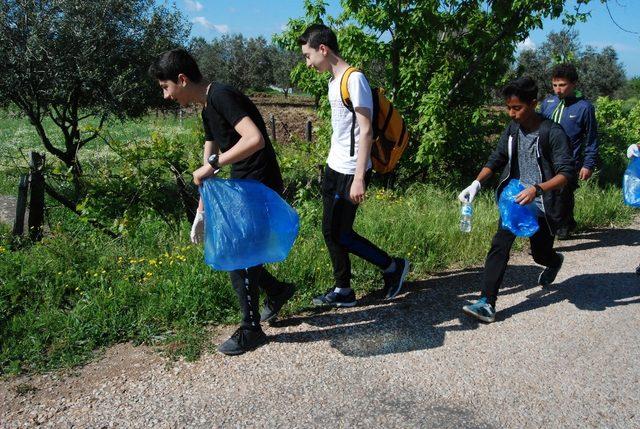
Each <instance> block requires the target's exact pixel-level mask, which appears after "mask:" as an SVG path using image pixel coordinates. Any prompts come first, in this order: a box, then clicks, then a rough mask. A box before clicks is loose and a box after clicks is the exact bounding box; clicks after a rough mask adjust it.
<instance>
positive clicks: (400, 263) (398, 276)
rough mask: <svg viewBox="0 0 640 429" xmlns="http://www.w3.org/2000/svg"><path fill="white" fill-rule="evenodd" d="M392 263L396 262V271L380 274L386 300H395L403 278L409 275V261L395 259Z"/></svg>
mask: <svg viewBox="0 0 640 429" xmlns="http://www.w3.org/2000/svg"><path fill="white" fill-rule="evenodd" d="M394 261H395V262H396V270H395V271H394V272H392V273H389V274H384V273H383V274H382V278H383V279H384V292H385V294H386V299H391V298H395V296H396V295H398V294H399V293H400V289H402V283H404V278H405V277H407V274H408V273H409V261H407V260H406V259H401V258H395V259H394Z"/></svg>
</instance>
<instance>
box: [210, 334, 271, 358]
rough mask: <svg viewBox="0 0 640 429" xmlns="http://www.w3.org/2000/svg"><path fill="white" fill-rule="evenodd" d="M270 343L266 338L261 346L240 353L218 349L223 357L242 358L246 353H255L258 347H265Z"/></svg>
mask: <svg viewBox="0 0 640 429" xmlns="http://www.w3.org/2000/svg"><path fill="white" fill-rule="evenodd" d="M268 342H269V339H268V338H265V340H264V342H263V343H260V344H258V345H256V346H255V347H253V348H251V349H246V350H239V351H237V352H223V351H221V350H220V349H218V353H220V354H223V355H225V356H240V355H243V354H245V353H247V352H252V351H254V350H255V349H257V348H258V347H262V346H264V345H265V344H267V343H268Z"/></svg>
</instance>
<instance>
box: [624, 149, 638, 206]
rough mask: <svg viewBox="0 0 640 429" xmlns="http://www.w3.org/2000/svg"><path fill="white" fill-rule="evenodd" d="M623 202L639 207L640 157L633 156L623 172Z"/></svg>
mask: <svg viewBox="0 0 640 429" xmlns="http://www.w3.org/2000/svg"><path fill="white" fill-rule="evenodd" d="M622 192H623V194H624V203H625V204H626V205H628V206H631V207H640V158H637V157H635V156H634V157H633V158H631V161H630V162H629V166H628V167H627V170H626V171H625V172H624V179H623V180H622Z"/></svg>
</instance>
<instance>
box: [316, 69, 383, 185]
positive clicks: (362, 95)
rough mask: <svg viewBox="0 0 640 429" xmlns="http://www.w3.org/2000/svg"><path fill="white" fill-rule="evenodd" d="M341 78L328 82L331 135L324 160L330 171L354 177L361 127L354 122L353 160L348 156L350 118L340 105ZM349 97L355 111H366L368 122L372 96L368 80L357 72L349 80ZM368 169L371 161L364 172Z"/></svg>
mask: <svg viewBox="0 0 640 429" xmlns="http://www.w3.org/2000/svg"><path fill="white" fill-rule="evenodd" d="M341 78H342V75H340V76H339V77H337V78H335V79H331V81H330V82H329V104H331V127H332V129H333V133H332V134H331V149H330V150H329V157H328V158H327V164H328V165H329V168H331V169H332V170H335V171H337V172H338V173H342V174H355V173H356V161H357V159H358V143H359V141H360V126H359V125H358V121H357V120H356V126H355V130H354V135H355V140H356V143H355V150H354V154H353V156H350V155H351V121H352V120H353V115H352V113H351V112H350V111H349V109H347V108H346V107H345V105H344V103H342V97H341V95H340V80H341ZM347 85H348V87H349V96H350V97H351V102H352V103H353V107H354V109H355V108H356V107H363V108H367V109H369V119H371V118H372V116H373V97H372V94H371V87H370V86H369V82H368V81H367V78H366V77H365V76H364V75H363V74H362V73H360V72H353V73H351V75H350V76H349V82H347ZM370 168H371V159H370V158H369V160H368V162H367V170H368V169H370Z"/></svg>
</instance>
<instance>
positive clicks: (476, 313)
mask: <svg viewBox="0 0 640 429" xmlns="http://www.w3.org/2000/svg"><path fill="white" fill-rule="evenodd" d="M462 311H464V312H465V313H467V314H468V315H469V316H471V317H475V318H476V319H478V320H482V321H483V322H487V323H492V322H495V320H496V309H495V308H493V305H491V304H489V303H488V302H487V298H480V299H479V300H478V301H476V302H475V303H474V304H470V305H465V306H464V307H462Z"/></svg>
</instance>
